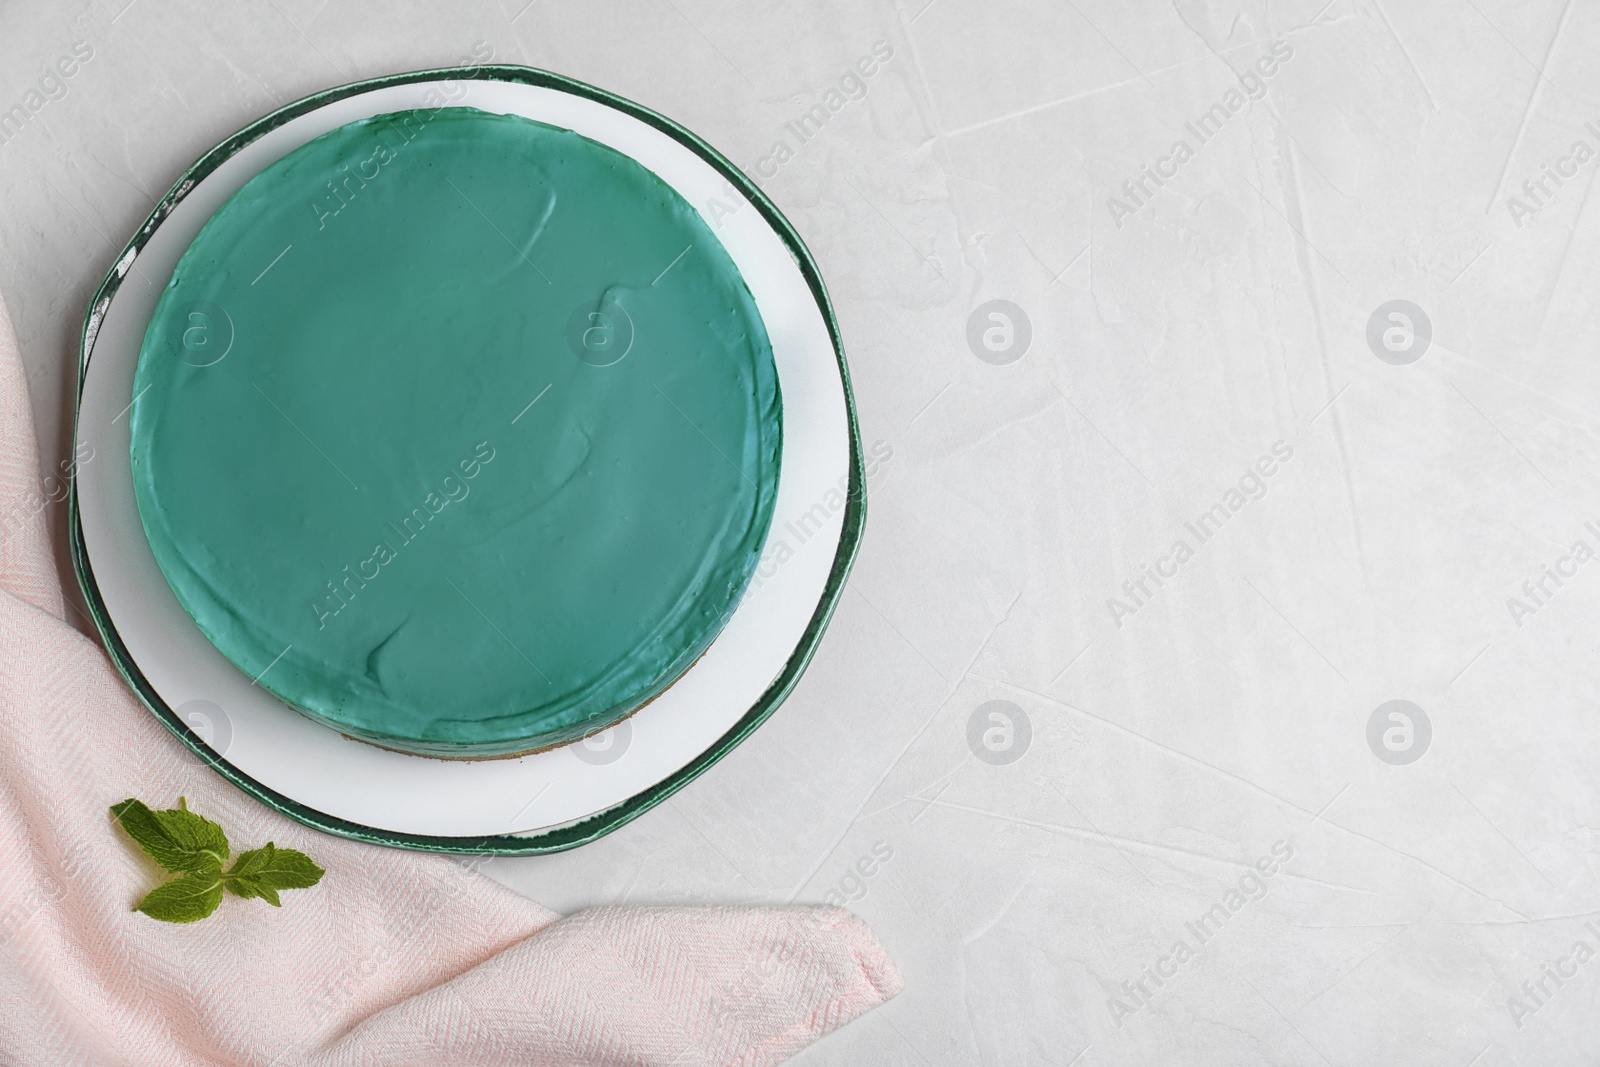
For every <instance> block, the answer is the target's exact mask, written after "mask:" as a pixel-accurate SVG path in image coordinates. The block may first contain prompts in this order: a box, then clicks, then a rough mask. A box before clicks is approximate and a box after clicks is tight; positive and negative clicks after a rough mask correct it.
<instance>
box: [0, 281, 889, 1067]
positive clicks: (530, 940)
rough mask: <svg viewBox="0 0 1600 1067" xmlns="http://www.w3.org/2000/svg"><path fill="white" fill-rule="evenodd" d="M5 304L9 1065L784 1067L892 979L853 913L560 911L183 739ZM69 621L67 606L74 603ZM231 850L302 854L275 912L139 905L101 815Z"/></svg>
mask: <svg viewBox="0 0 1600 1067" xmlns="http://www.w3.org/2000/svg"><path fill="white" fill-rule="evenodd" d="M46 506H47V505H46V504H45V502H44V500H43V499H42V497H41V493H40V474H39V467H38V456H37V451H36V445H35V442H34V435H33V429H32V418H31V415H30V408H29V402H28V395H27V386H26V382H25V379H24V375H23V370H22V364H21V360H20V358H19V356H18V353H17V345H16V339H15V336H14V334H13V332H12V329H11V324H10V322H9V320H8V319H7V317H6V314H5V308H4V306H3V304H0V1064H6V1065H12V1064H19V1065H20V1064H51V1065H54V1064H65V1063H85V1064H95V1065H98V1064H141V1065H142V1064H159V1065H161V1067H175V1065H188V1064H218V1063H228V1064H251V1065H279V1067H288V1065H293V1064H307V1065H317V1067H334V1065H340V1064H351V1065H354V1064H361V1065H370V1067H377V1065H389V1064H395V1065H399V1064H429V1065H442V1064H462V1065H466V1064H472V1065H475V1067H477V1065H485V1064H530V1063H531V1064H539V1065H545V1064H552V1065H553V1064H561V1065H567V1064H574V1065H576V1064H629V1065H641V1067H642V1065H651V1064H663V1065H665V1064H671V1065H674V1067H693V1065H699V1064H739V1065H742V1067H756V1065H761V1064H775V1063H779V1062H781V1061H782V1060H784V1059H787V1058H788V1057H789V1056H790V1055H792V1054H793V1053H794V1052H796V1051H797V1050H799V1049H800V1048H803V1047H804V1046H805V1045H807V1044H809V1043H810V1042H812V1041H814V1040H815V1039H817V1038H818V1037H820V1036H822V1035H823V1034H826V1033H828V1032H829V1031H831V1030H834V1029H836V1028H837V1027H839V1026H841V1025H843V1024H844V1023H846V1022H848V1021H849V1020H850V1019H852V1018H854V1017H855V1016H857V1015H859V1014H861V1013H862V1012H864V1011H866V1010H868V1009H870V1008H872V1007H874V1006H876V1005H878V1004H881V1003H882V1002H883V1001H885V1000H887V999H888V998H889V997H892V996H893V995H894V994H895V993H897V992H898V991H899V989H900V985H901V981H900V976H899V974H898V973H897V972H896V970H895V967H894V964H893V963H892V962H890V960H889V958H888V956H887V955H886V954H885V953H884V950H883V948H882V947H881V946H880V945H879V944H878V941H877V939H876V938H874V937H873V935H872V932H871V931H870V930H868V929H867V927H866V925H865V924H864V923H863V922H862V921H861V920H860V919H858V918H856V917H855V916H853V915H851V914H850V913H849V912H846V911H842V910H840V909H836V908H810V907H788V908H754V907H726V908H696V907H605V908H595V909H592V910H589V911H584V912H580V913H578V914H576V915H572V916H568V917H566V918H562V917H561V916H558V915H556V914H555V913H554V912H551V911H549V910H548V909H546V908H543V907H541V906H539V905H538V904H535V903H533V902H531V901H528V900H525V899H523V898H522V897H520V896H518V895H517V894H515V893H513V892H511V891H510V890H508V889H505V888H504V887H502V886H500V885H499V884H497V883H495V882H493V881H492V880H490V879H488V878H485V877H483V876H482V875H479V874H477V873H476V872H474V871H471V870H468V869H467V868H465V867H464V866H462V865H461V864H459V863H457V862H455V861H453V860H450V859H447V858H445V857H442V856H433V855H424V854H418V853H408V852H402V851H398V850H392V849H386V848H380V847H377V846H373V845H366V844H360V843H356V842H351V841H345V840H343V839H339V838H334V837H329V836H325V835H323V834H320V833H317V832H316V831H313V830H310V829H308V828H306V827H303V826H301V825H299V824H297V823H295V822H292V821H290V820H288V819H286V818H284V817H282V816H280V815H278V814H277V813H275V812H273V811H271V810H269V809H268V808H266V807H265V806H263V805H261V804H258V803H256V802H255V801H254V800H252V799H250V798H249V797H247V796H245V795H244V794H243V793H241V792H240V791H238V790H237V789H235V788H234V787H233V786H231V785H229V784H228V783H227V782H225V781H223V779H221V778H220V777H218V776H217V775H216V774H215V773H213V772H212V771H211V770H209V769H208V768H207V767H205V766H204V764H202V763H201V762H200V761H199V760H198V759H197V758H195V756H194V755H193V754H192V753H190V752H189V751H188V750H187V749H186V748H184V747H183V745H182V744H180V743H179V742H178V741H177V740H176V739H175V738H173V737H172V736H171V735H169V734H168V733H167V731H166V730H165V728H163V727H162V726H161V725H160V724H159V723H158V722H157V721H156V720H155V718H154V717H153V716H151V715H150V713H149V712H148V711H146V710H145V709H144V708H143V707H142V706H141V705H140V704H139V703H138V702H137V701H136V700H135V699H134V697H133V696H132V695H131V694H130V693H129V692H128V690H127V688H126V687H125V686H124V684H123V682H122V680H121V678H120V677H119V676H118V675H117V673H116V672H115V670H113V668H112V667H111V665H110V663H109V661H108V660H107V659H106V657H105V655H104V653H103V652H102V651H101V649H100V648H99V646H97V645H96V644H95V643H94V642H92V641H90V640H89V639H88V638H86V637H84V636H83V635H82V634H81V633H79V632H78V631H77V630H75V629H74V628H73V627H72V626H69V625H68V624H67V623H65V622H64V621H63V617H64V615H65V612H66V611H67V610H68V609H67V607H66V603H65V601H64V600H63V598H62V593H61V588H60V585H59V579H58V577H57V574H56V570H55V566H54V564H53V562H52V556H51V553H50V549H49V545H48V543H47V538H46V534H45V516H44V511H45V508H46ZM74 610H75V609H74ZM180 795H182V796H185V797H187V798H188V801H189V806H190V807H191V808H192V809H194V810H196V811H198V812H200V813H201V814H203V815H205V816H207V817H208V818H211V819H213V820H216V821H217V822H220V823H221V824H222V825H223V827H224V829H225V830H226V831H227V833H228V835H229V838H230V840H231V841H232V842H234V844H235V849H236V851H237V850H239V849H244V848H252V847H257V846H259V845H260V844H262V843H264V842H266V841H269V840H270V841H273V842H276V843H277V844H278V845H279V846H281V847H286V848H296V849H300V850H302V851H304V852H307V853H309V854H310V855H311V856H313V857H314V858H315V859H317V860H318V861H319V862H320V863H321V864H322V866H323V867H325V868H326V869H327V875H326V876H325V877H324V878H323V880H322V882H321V884H320V885H318V886H316V887H314V888H311V889H303V890H296V891H293V892H290V893H287V894H285V896H284V903H283V907H282V908H273V907H270V906H268V905H267V904H266V903H265V902H264V901H261V900H245V899H240V898H236V897H232V896H230V897H228V898H226V899H225V900H224V901H223V903H222V905H221V907H220V908H218V909H217V911H216V913H215V914H213V915H212V916H211V917H209V918H207V919H204V920H202V921H200V922H198V923H194V924H189V925H176V924H169V923H161V922H157V921H155V920H153V919H150V918H148V917H147V916H145V915H142V914H137V913H135V912H133V911H132V910H130V909H131V908H132V906H133V905H134V904H135V903H136V902H137V901H139V900H140V899H141V898H142V897H143V896H144V894H145V893H146V892H148V891H149V890H150V889H151V888H153V887H154V885H155V884H156V883H157V881H158V869H157V868H155V867H154V865H153V864H151V863H149V862H148V861H146V860H145V859H144V858H143V857H142V855H141V854H140V853H139V851H138V850H137V848H136V847H135V846H133V845H132V844H131V843H130V842H128V841H127V840H126V839H125V837H124V836H123V835H122V834H121V831H119V830H118V829H117V828H116V827H115V825H114V823H113V822H112V820H111V817H110V815H109V812H108V810H107V809H108V807H109V806H110V805H111V804H113V803H116V802H117V801H120V800H123V799H125V798H127V797H138V798H140V799H142V800H144V801H146V802H147V803H149V804H150V805H151V806H152V807H156V808H166V807H172V806H175V805H176V803H177V800H178V797H179V796H180Z"/></svg>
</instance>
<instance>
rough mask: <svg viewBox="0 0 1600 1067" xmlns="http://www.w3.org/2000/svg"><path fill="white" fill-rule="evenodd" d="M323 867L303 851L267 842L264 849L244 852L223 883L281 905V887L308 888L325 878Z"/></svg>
mask: <svg viewBox="0 0 1600 1067" xmlns="http://www.w3.org/2000/svg"><path fill="white" fill-rule="evenodd" d="M323 873H324V872H323V870H322V868H321V867H319V866H317V864H316V862H315V861H314V860H312V858H311V857H310V856H307V855H306V854H305V853H304V852H297V851H296V850H294V849H292V848H278V847H277V846H276V845H274V844H273V843H272V842H271V841H268V842H267V843H266V844H265V845H263V846H262V847H261V848H257V849H252V850H250V851H249V852H242V853H240V854H239V858H238V859H237V860H235V861H234V864H233V869H232V870H230V871H228V872H227V873H226V874H224V875H223V876H222V877H223V880H224V884H226V885H227V887H228V889H229V890H230V891H232V892H233V894H234V895H235V896H239V897H245V898H247V899H248V898H250V897H260V898H261V899H262V900H265V901H266V902H267V903H268V904H271V905H272V906H273V907H275V908H276V907H280V906H281V905H280V903H279V901H278V890H280V889H305V888H308V887H309V886H314V885H316V884H317V883H318V882H320V881H322V875H323Z"/></svg>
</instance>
